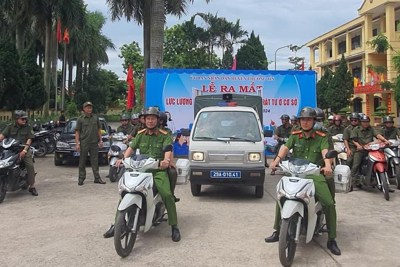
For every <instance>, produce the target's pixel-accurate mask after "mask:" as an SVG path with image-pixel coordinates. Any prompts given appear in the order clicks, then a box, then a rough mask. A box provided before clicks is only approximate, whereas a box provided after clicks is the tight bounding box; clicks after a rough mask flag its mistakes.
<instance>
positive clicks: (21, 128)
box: [2, 122, 35, 185]
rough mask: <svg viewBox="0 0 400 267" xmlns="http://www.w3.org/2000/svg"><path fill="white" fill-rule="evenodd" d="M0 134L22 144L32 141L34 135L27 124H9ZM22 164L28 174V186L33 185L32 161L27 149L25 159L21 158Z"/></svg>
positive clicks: (33, 171)
mask: <svg viewBox="0 0 400 267" xmlns="http://www.w3.org/2000/svg"><path fill="white" fill-rule="evenodd" d="M2 134H3V135H4V137H6V138H7V137H11V138H14V139H16V140H18V141H20V142H22V143H23V144H25V143H26V141H28V139H33V138H34V137H35V135H34V134H33V130H32V127H31V126H30V125H29V124H26V125H18V124H17V123H16V122H15V123H10V124H8V125H7V127H6V128H5V129H4V130H3V132H2ZM23 162H24V164H25V167H26V171H27V172H28V184H29V185H34V184H35V168H34V167H33V160H32V153H31V150H30V149H28V152H27V153H26V155H25V157H24V158H23Z"/></svg>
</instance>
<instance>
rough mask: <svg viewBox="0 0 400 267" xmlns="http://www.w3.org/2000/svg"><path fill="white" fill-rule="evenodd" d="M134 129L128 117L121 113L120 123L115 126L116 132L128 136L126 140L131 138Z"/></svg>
mask: <svg viewBox="0 0 400 267" xmlns="http://www.w3.org/2000/svg"><path fill="white" fill-rule="evenodd" d="M133 131H134V127H133V125H132V124H131V123H130V117H129V115H127V114H122V115H121V125H120V126H118V128H117V133H123V134H125V135H127V136H128V140H131V139H132V133H133Z"/></svg>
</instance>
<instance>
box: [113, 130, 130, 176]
mask: <svg viewBox="0 0 400 267" xmlns="http://www.w3.org/2000/svg"><path fill="white" fill-rule="evenodd" d="M110 139H111V146H110V150H109V151H108V164H109V165H110V169H109V171H108V177H109V178H110V181H111V182H116V181H118V179H119V178H121V175H122V174H123V173H124V170H123V168H124V167H120V168H118V167H116V166H115V162H116V161H117V159H118V158H119V156H120V155H123V154H124V152H125V150H126V149H127V148H128V145H127V139H128V137H127V135H125V134H124V133H122V132H119V133H114V134H113V135H111V137H110Z"/></svg>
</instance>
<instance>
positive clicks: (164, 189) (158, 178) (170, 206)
mask: <svg viewBox="0 0 400 267" xmlns="http://www.w3.org/2000/svg"><path fill="white" fill-rule="evenodd" d="M153 177H154V178H153V179H154V182H155V184H156V187H157V190H158V193H159V194H160V196H161V199H162V200H163V202H164V204H165V208H166V209H167V212H168V224H169V225H177V224H178V216H177V214H176V205H175V198H174V195H173V194H172V192H171V186H170V183H169V178H168V174H167V171H166V170H160V171H154V172H153Z"/></svg>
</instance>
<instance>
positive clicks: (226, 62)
mask: <svg viewBox="0 0 400 267" xmlns="http://www.w3.org/2000/svg"><path fill="white" fill-rule="evenodd" d="M232 64H233V57H232V51H231V50H230V49H226V50H225V53H224V55H223V56H222V68H223V69H231V68H232Z"/></svg>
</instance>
